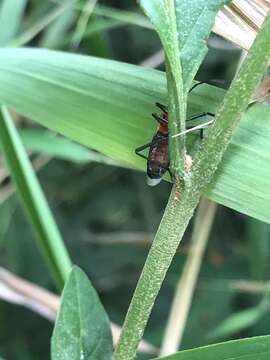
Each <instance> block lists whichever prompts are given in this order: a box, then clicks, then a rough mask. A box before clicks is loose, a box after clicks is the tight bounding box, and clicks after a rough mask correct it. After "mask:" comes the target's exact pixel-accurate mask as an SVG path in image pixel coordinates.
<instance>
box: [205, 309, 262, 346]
mask: <svg viewBox="0 0 270 360" xmlns="http://www.w3.org/2000/svg"><path fill="white" fill-rule="evenodd" d="M266 310H269V309H266V308H261V307H260V306H256V307H254V308H251V309H245V310H242V311H239V312H237V313H234V314H232V315H230V316H228V318H227V319H225V320H224V321H222V322H221V323H220V324H219V325H218V326H217V327H216V328H215V329H214V330H213V331H211V332H210V334H209V336H210V338H211V339H217V338H226V337H227V336H231V335H232V334H235V333H237V332H239V331H242V330H244V329H246V328H248V327H251V326H253V325H254V324H256V323H257V322H258V321H259V320H260V318H261V317H262V316H263V315H264V314H265V312H266Z"/></svg>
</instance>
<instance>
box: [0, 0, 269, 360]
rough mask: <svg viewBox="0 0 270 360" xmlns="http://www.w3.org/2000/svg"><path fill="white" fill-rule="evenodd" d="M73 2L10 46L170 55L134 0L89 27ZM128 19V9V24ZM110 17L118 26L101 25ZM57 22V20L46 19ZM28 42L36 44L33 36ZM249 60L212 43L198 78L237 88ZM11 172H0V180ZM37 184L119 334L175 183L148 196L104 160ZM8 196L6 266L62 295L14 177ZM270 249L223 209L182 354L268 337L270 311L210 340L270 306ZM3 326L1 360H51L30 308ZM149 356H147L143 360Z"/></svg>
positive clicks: (165, 307)
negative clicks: (224, 326)
mask: <svg viewBox="0 0 270 360" xmlns="http://www.w3.org/2000/svg"><path fill="white" fill-rule="evenodd" d="M64 3H69V1H49V0H43V1H40V0H32V1H26V2H25V8H24V11H23V16H22V17H20V16H18V17H17V21H18V27H17V31H16V34H15V36H14V39H13V41H12V42H11V43H10V44H5V45H11V44H12V43H13V42H14V43H15V44H23V45H27V46H34V47H45V48H50V49H58V50H63V51H68V52H75V53H80V54H86V55H91V56H98V57H105V58H109V59H114V60H117V61H124V62H128V63H132V64H141V63H142V62H145V60H149V57H151V56H152V55H153V54H155V53H157V52H159V51H160V49H161V45H160V42H159V39H158V36H157V35H156V34H155V32H154V31H153V30H151V29H146V28H143V27H142V26H138V25H136V24H135V23H136V22H138V21H139V19H140V17H137V16H136V14H142V13H141V12H140V9H139V8H138V6H137V5H136V3H135V2H134V1H131V0H130V1H127V0H121V1H120V0H118V1H109V0H107V1H99V2H98V4H99V5H102V6H103V7H99V8H97V9H96V11H95V12H94V13H93V14H91V17H90V18H89V19H88V18H87V17H86V18H84V15H82V12H81V11H80V9H82V8H84V9H85V10H87V6H88V5H89V3H91V2H88V1H78V2H76V5H74V4H73V5H72V6H69V7H65V9H62V10H61V11H58V9H59V7H60V8H61V6H63V4H64ZM3 4H4V1H3V0H2V1H0V9H1V6H3ZM111 7H113V11H112V9H111ZM2 10H3V8H2ZM57 11H58V13H57ZM123 11H129V12H130V14H129V15H130V18H129V17H128V14H127V13H125V12H123ZM104 14H107V15H109V16H102V15H104ZM10 16H11V17H12V13H10ZM53 18H54V21H49V20H52V19H53ZM0 19H1V17H0ZM46 21H47V22H46ZM130 21H133V23H134V24H130ZM42 24H43V27H42V26H41V25H42ZM83 25H85V27H84V26H83ZM0 26H1V23H0ZM39 26H40V27H41V28H40V29H39V28H38V27H39ZM25 34H26V35H27V34H30V36H29V37H28V38H27V37H25V38H24V37H23V36H22V35H24V36H25ZM24 39H26V40H25V41H24ZM240 56H241V51H240V50H239V49H237V48H234V47H233V46H232V45H230V44H229V43H227V42H225V41H224V40H222V39H221V38H219V37H217V36H215V35H213V36H212V37H211V39H210V40H209V53H208V55H207V58H206V59H205V61H204V63H203V65H202V66H201V69H200V70H199V73H198V75H197V79H198V80H201V81H205V82H209V83H214V84H220V86H223V87H226V86H228V84H229V83H230V81H231V79H232V77H233V75H234V72H235V71H236V69H237V66H238V63H239V59H240ZM158 60H160V56H159V57H158ZM157 64H158V66H157V68H159V69H160V70H164V64H163V63H162V61H161V63H160V61H157V62H155V59H154V60H153V59H150V65H154V66H156V65H157ZM148 65H149V61H148ZM205 110H206V111H207V109H205ZM89 117H91V113H89ZM150 117H151V115H150V114H149V118H150ZM150 121H151V120H150ZM18 122H19V126H20V127H21V128H24V129H25V128H35V129H37V128H38V127H37V125H36V124H35V125H34V124H33V123H31V122H30V121H29V120H28V119H18ZM44 131H45V129H44ZM48 146H49V145H48ZM40 156H44V155H42V154H37V153H35V154H31V157H32V158H36V157H40ZM68 157H69V156H68V150H67V158H68ZM3 169H4V165H3V164H2V163H1V167H0V170H3ZM38 177H39V180H40V182H41V184H42V187H43V189H44V192H45V194H46V197H47V199H48V201H49V204H50V206H51V208H52V210H53V213H54V215H55V217H56V220H57V223H58V224H59V227H60V230H61V232H62V235H63V238H64V239H65V242H66V244H67V247H68V249H69V251H70V254H71V257H72V260H73V261H74V263H76V264H77V265H79V266H80V267H82V269H83V270H84V271H85V272H86V273H87V275H88V276H89V278H90V279H91V281H92V283H93V285H94V286H95V288H96V289H97V291H98V293H99V295H100V298H101V300H102V302H103V304H104V306H105V309H106V310H107V312H108V314H109V317H110V319H111V320H112V321H114V322H115V323H117V324H122V322H123V319H124V316H125V313H126V311H127V308H128V305H129V302H130V299H131V296H132V292H133V290H134V287H135V285H136V282H137V279H138V277H139V274H140V271H141V269H142V266H143V264H144V260H145V258H146V255H147V252H148V250H149V247H150V245H151V241H152V239H153V234H154V233H155V231H156V229H157V226H158V224H159V221H160V219H161V216H162V213H163V210H164V207H165V205H166V201H167V198H168V196H169V193H170V188H171V185H170V184H168V183H166V182H162V183H161V184H160V185H159V186H158V187H156V188H149V187H147V185H146V181H145V174H143V173H138V172H135V171H131V170H126V169H122V168H117V167H114V166H109V165H103V164H99V163H96V162H95V163H93V162H92V163H91V162H85V163H75V162H72V161H69V160H63V159H59V158H57V157H55V156H53V157H50V159H48V162H47V164H46V165H44V166H42V167H41V169H40V170H39V171H38ZM0 186H1V187H0V261H1V266H3V267H4V268H7V269H9V270H10V271H12V272H14V273H15V274H17V275H19V276H21V277H23V278H25V279H27V280H30V281H32V282H34V283H36V284H38V285H41V286H44V287H45V288H47V289H50V290H52V291H56V289H55V288H54V286H53V281H52V279H51V277H50V276H49V274H48V272H47V268H46V267H45V265H44V263H43V258H42V257H41V255H40V253H39V251H38V249H37V248H36V243H35V241H34V239H33V235H32V233H31V229H30V226H29V224H28V222H27V220H26V219H25V216H24V214H23V212H22V209H21V206H20V203H19V202H18V199H17V196H16V194H11V195H9V196H7V194H8V191H9V190H8V189H9V187H10V179H9V177H3V180H2V182H1V185H0ZM191 231H192V222H191V223H190V225H189V228H188V230H187V232H186V234H185V237H184V241H183V243H182V244H181V249H180V250H179V251H178V253H177V255H176V256H175V258H174V261H173V264H172V266H171V268H170V271H169V273H168V276H167V278H166V280H165V282H164V285H163V287H162V290H161V292H160V295H159V297H158V300H157V302H156V305H155V307H154V311H153V313H152V316H151V319H150V322H149V326H148V327H147V330H146V333H145V339H146V340H148V341H149V342H151V343H152V344H154V345H155V346H157V347H158V346H159V345H160V343H161V339H162V336H163V333H164V327H165V324H166V320H167V315H168V311H169V308H170V304H171V300H172V296H173V293H174V289H175V285H176V282H177V280H178V278H179V275H180V273H181V269H182V267H183V265H184V263H185V259H186V256H187V254H188V253H189V241H190V236H191ZM269 240H270V227H269V225H266V224H264V223H261V222H259V221H257V220H253V219H251V218H248V217H246V216H244V215H242V214H239V213H237V212H235V211H232V210H230V209H228V208H224V207H221V206H220V207H218V210H217V213H216V217H215V222H214V226H213V229H212V231H211V236H210V239H209V242H208V248H207V251H206V255H205V257H204V261H203V264H202V268H201V272H200V277H199V281H198V284H197V288H196V292H195V297H194V301H193V303H192V307H191V311H190V314H189V318H188V322H187V326H186V329H185V334H184V339H183V344H182V348H191V347H195V346H200V345H205V344H209V343H211V342H215V341H221V340H226V339H234V338H239V337H248V336H253V335H262V334H267V333H269V329H270V325H269V312H266V316H263V317H262V316H259V315H258V317H257V319H256V320H255V321H253V322H252V324H251V323H249V326H246V325H245V324H247V323H248V321H247V320H246V318H245V317H243V319H242V322H243V326H242V328H241V326H240V327H239V328H241V330H238V331H236V332H233V331H232V330H230V328H229V330H227V331H225V332H224V334H223V336H221V337H219V338H214V337H213V336H212V335H213V332H214V331H215V329H216V328H217V326H218V325H219V324H220V323H221V321H223V320H224V319H228V318H229V317H230V315H232V314H233V313H236V312H239V311H242V310H245V309H249V308H252V307H255V309H256V306H258V305H259V304H260V303H261V301H262V299H264V300H265V299H266V298H267V282H268V278H269V273H270V269H269ZM243 281H246V282H243ZM258 312H259V310H258ZM0 319H1V320H0V354H1V356H3V357H5V358H6V359H12V360H24V359H27V360H30V359H31V360H32V359H40V360H42V359H48V358H49V343H50V336H51V333H52V328H53V324H52V323H50V322H49V321H47V320H45V319H43V318H42V317H40V316H38V315H36V314H35V313H33V312H32V311H30V310H28V309H26V308H24V307H21V306H17V305H13V304H10V303H7V302H4V301H2V300H0ZM239 321H240V322H241V319H240V320H239ZM240 325H241V324H240ZM148 358H149V355H147V356H146V355H140V357H138V359H148Z"/></svg>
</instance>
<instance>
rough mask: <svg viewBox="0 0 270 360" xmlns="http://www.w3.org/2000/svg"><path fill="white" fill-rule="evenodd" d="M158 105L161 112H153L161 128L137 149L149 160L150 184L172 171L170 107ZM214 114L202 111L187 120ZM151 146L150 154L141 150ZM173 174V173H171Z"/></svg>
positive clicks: (153, 184) (148, 173)
mask: <svg viewBox="0 0 270 360" xmlns="http://www.w3.org/2000/svg"><path fill="white" fill-rule="evenodd" d="M200 84H202V83H197V84H195V85H194V86H192V88H191V89H190V90H189V92H191V91H192V90H193V89H195V87H197V86H198V85H200ZM156 106H157V107H158V108H159V109H160V110H161V114H160V115H159V114H152V116H153V118H154V119H155V120H156V121H157V122H158V123H159V128H158V130H157V132H156V134H155V135H154V136H153V138H152V141H151V142H150V143H147V144H145V145H142V146H139V147H138V148H136V149H135V153H136V154H137V155H139V156H141V157H142V158H144V159H146V160H147V184H148V185H150V186H155V185H157V184H159V183H160V181H161V180H162V177H163V175H164V174H165V173H166V171H169V172H170V169H169V166H170V159H169V146H168V144H169V142H168V139H169V129H168V119H169V117H168V108H167V107H166V106H164V105H162V104H160V103H158V102H157V103H156ZM207 115H209V116H212V117H214V116H215V114H212V113H210V112H202V113H200V114H197V115H194V116H192V117H191V118H190V119H188V120H187V121H191V120H196V119H199V118H202V117H204V116H207ZM204 127H205V126H204V125H203V126H202V127H199V130H200V136H201V138H202V137H203V128H204ZM193 128H194V129H195V130H197V127H194V126H190V127H187V129H193ZM147 148H149V153H148V156H145V155H143V154H141V151H143V150H145V149H147ZM170 174H171V173H170Z"/></svg>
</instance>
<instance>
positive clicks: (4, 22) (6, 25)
mask: <svg viewBox="0 0 270 360" xmlns="http://www.w3.org/2000/svg"><path fill="white" fill-rule="evenodd" d="M26 3H27V0H3V1H2V5H0V46H6V45H7V44H8V43H10V42H11V41H12V40H13V38H14V37H15V35H17V33H18V30H19V28H20V26H21V21H22V17H23V13H24V9H25V6H26Z"/></svg>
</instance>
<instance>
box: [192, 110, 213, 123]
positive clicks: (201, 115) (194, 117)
mask: <svg viewBox="0 0 270 360" xmlns="http://www.w3.org/2000/svg"><path fill="white" fill-rule="evenodd" d="M207 115H209V116H212V117H215V114H213V113H210V112H208V111H206V112H202V113H199V114H196V115H193V116H191V118H189V119H187V121H192V120H196V119H200V118H202V117H204V116H207Z"/></svg>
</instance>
